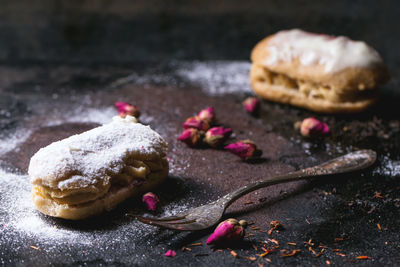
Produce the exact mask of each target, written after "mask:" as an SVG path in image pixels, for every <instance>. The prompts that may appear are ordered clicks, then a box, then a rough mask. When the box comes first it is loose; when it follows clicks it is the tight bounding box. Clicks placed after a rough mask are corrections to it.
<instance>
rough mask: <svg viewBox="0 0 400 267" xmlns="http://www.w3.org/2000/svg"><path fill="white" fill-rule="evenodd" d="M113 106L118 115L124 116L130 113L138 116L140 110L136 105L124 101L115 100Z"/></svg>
mask: <svg viewBox="0 0 400 267" xmlns="http://www.w3.org/2000/svg"><path fill="white" fill-rule="evenodd" d="M115 106H116V107H117V109H118V114H119V116H120V117H122V118H125V116H126V115H131V116H133V117H136V118H139V116H140V111H139V109H138V108H137V107H136V106H133V105H131V104H129V103H126V102H115Z"/></svg>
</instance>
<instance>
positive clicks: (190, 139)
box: [178, 128, 201, 147]
mask: <svg viewBox="0 0 400 267" xmlns="http://www.w3.org/2000/svg"><path fill="white" fill-rule="evenodd" d="M178 140H179V141H182V142H184V143H185V144H187V145H188V146H191V147H194V146H196V145H198V144H199V143H200V141H201V133H200V131H199V130H197V129H195V128H188V129H186V130H184V131H183V133H182V134H181V135H180V136H179V137H178Z"/></svg>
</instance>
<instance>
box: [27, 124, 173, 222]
mask: <svg viewBox="0 0 400 267" xmlns="http://www.w3.org/2000/svg"><path fill="white" fill-rule="evenodd" d="M166 152H167V143H166V142H165V141H164V140H163V138H162V137H161V136H160V135H159V134H157V133H156V132H155V131H153V130H152V129H150V127H149V126H144V125H142V124H140V123H137V121H136V119H135V118H134V117H131V116H126V118H124V119H122V118H120V117H114V119H113V121H112V122H111V123H109V124H105V125H103V126H100V127H97V128H94V129H92V130H89V131H87V132H84V133H81V134H78V135H73V136H71V137H68V138H66V139H64V140H61V141H57V142H54V143H52V144H50V145H48V146H46V147H44V148H41V149H40V150H39V151H38V152H37V153H36V154H35V155H34V156H33V157H32V158H31V161H30V164H29V170H28V173H29V176H30V178H31V183H32V184H33V189H32V197H33V202H34V204H35V206H36V208H37V209H38V210H39V211H40V212H42V213H44V214H47V215H50V216H54V217H61V218H65V219H71V220H78V219H83V218H86V217H89V216H92V215H95V214H99V213H101V212H103V211H105V210H110V209H112V208H113V207H115V206H116V205H117V204H118V203H120V202H122V201H124V200H125V199H127V198H129V197H132V196H135V195H138V194H141V193H143V192H145V191H149V190H151V189H152V188H154V187H155V186H157V185H159V184H160V183H161V182H162V181H163V180H164V179H165V178H166V177H167V175H168V161H167V159H166Z"/></svg>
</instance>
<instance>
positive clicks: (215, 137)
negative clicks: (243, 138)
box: [204, 127, 232, 147]
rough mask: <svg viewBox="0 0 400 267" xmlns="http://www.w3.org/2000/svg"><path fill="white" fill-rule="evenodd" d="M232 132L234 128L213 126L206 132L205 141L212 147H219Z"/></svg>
mask: <svg viewBox="0 0 400 267" xmlns="http://www.w3.org/2000/svg"><path fill="white" fill-rule="evenodd" d="M231 134H232V129H230V128H224V127H213V128H211V129H209V130H208V131H207V132H206V136H205V137H204V142H205V143H207V144H208V145H209V146H211V147H217V146H219V145H220V144H222V143H223V142H225V140H226V139H228V138H229V136H230V135H231Z"/></svg>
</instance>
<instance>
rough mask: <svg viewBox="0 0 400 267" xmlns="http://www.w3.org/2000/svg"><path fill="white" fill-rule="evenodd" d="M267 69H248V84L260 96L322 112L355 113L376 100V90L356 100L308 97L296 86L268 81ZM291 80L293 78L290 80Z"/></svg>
mask: <svg viewBox="0 0 400 267" xmlns="http://www.w3.org/2000/svg"><path fill="white" fill-rule="evenodd" d="M266 72H267V70H266V69H265V68H264V67H261V66H258V65H252V67H251V70H250V84H251V87H252V88H253V90H254V92H255V93H256V94H257V95H259V96H260V97H262V98H265V99H268V100H271V101H275V102H279V103H284V104H290V105H293V106H296V107H301V108H306V109H309V110H312V111H315V112H322V113H355V112H360V111H363V110H365V109H366V108H368V107H370V106H372V105H373V104H374V103H375V102H376V100H377V92H376V91H373V92H369V94H366V96H365V97H364V98H361V99H359V100H356V101H342V102H333V101H329V100H326V99H323V98H321V97H319V95H315V96H314V97H310V96H309V95H306V94H304V93H302V92H300V90H299V89H298V88H292V87H286V86H285V85H282V84H279V83H278V84H275V85H274V84H271V83H270V82H268V80H267V77H268V75H267V74H266ZM292 81H293V80H292ZM287 83H290V82H287Z"/></svg>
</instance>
